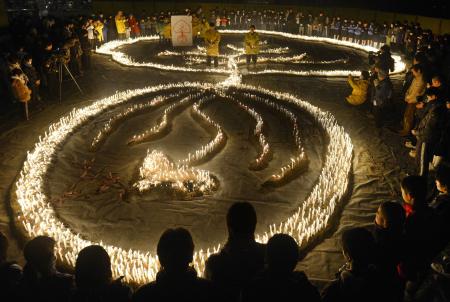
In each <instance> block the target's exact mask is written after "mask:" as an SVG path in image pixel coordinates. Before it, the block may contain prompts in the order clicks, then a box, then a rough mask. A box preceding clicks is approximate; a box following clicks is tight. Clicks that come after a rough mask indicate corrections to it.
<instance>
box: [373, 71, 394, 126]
mask: <svg viewBox="0 0 450 302" xmlns="http://www.w3.org/2000/svg"><path fill="white" fill-rule="evenodd" d="M373 85H374V86H373V89H372V105H373V107H372V111H373V115H374V117H375V125H376V127H377V128H379V127H381V126H382V124H383V121H384V118H385V115H386V111H387V110H386V109H387V108H388V106H389V105H390V103H391V99H392V91H393V88H392V83H391V80H390V79H389V77H388V75H387V74H386V73H385V71H383V70H379V71H378V73H377V79H375V80H374V82H373Z"/></svg>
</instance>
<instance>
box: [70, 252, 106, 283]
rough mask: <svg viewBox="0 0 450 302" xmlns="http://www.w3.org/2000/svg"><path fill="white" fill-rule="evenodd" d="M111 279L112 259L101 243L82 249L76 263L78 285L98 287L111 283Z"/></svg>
mask: <svg viewBox="0 0 450 302" xmlns="http://www.w3.org/2000/svg"><path fill="white" fill-rule="evenodd" d="M111 280H112V271H111V260H110V258H109V255H108V253H107V252H106V250H105V249H104V248H103V247H101V246H99V245H91V246H88V247H85V248H84V249H82V250H81V251H80V253H79V254H78V257H77V261H76V264H75V282H76V284H77V287H78V288H80V289H82V288H98V287H101V286H104V285H107V284H109V283H110V282H111Z"/></svg>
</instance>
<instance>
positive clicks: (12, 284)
mask: <svg viewBox="0 0 450 302" xmlns="http://www.w3.org/2000/svg"><path fill="white" fill-rule="evenodd" d="M8 246H9V242H8V238H6V236H5V235H4V234H3V233H1V232H0V288H1V290H0V299H1V300H2V301H17V300H18V298H19V284H20V281H21V280H22V268H21V267H20V266H19V265H18V264H17V263H16V262H13V261H8V258H7V255H8Z"/></svg>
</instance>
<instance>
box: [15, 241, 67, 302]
mask: <svg viewBox="0 0 450 302" xmlns="http://www.w3.org/2000/svg"><path fill="white" fill-rule="evenodd" d="M23 253H24V256H25V260H26V264H25V267H24V268H23V280H22V284H21V295H23V300H24V301H36V302H64V301H70V293H71V291H72V289H73V277H72V276H71V275H67V274H62V273H60V272H58V271H57V270H56V267H55V260H56V257H55V240H53V239H52V238H50V237H47V236H38V237H36V238H34V239H32V240H30V241H29V242H28V243H27V244H26V245H25V248H24V252H23Z"/></svg>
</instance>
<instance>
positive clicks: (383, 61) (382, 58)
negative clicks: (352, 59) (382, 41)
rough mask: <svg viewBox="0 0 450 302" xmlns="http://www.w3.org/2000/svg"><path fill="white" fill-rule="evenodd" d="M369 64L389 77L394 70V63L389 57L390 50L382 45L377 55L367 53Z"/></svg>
mask: <svg viewBox="0 0 450 302" xmlns="http://www.w3.org/2000/svg"><path fill="white" fill-rule="evenodd" d="M369 64H370V65H372V66H377V68H378V69H381V70H383V71H385V73H386V74H388V75H389V72H393V71H394V70H395V61H394V59H393V58H392V56H391V50H390V48H389V46H387V45H383V46H382V47H381V48H380V51H379V52H378V53H376V54H375V53H373V52H371V53H369Z"/></svg>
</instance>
